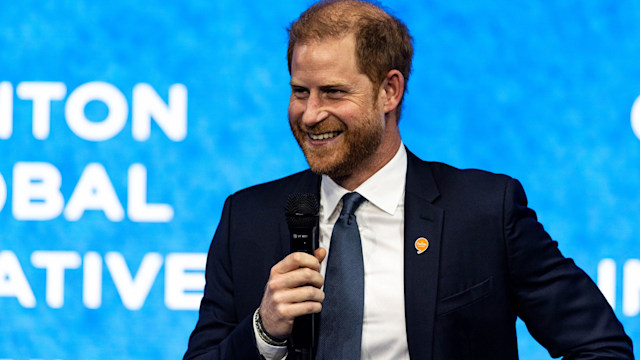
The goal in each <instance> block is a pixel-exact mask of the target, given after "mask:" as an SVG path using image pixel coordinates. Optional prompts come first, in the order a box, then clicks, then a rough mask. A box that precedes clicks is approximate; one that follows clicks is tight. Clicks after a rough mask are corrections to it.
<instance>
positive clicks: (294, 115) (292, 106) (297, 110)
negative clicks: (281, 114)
mask: <svg viewBox="0 0 640 360" xmlns="http://www.w3.org/2000/svg"><path fill="white" fill-rule="evenodd" d="M303 112H304V106H302V105H301V104H300V103H299V102H297V101H290V102H289V121H290V122H294V121H295V120H296V119H299V118H300V116H302V113H303Z"/></svg>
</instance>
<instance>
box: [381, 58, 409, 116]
mask: <svg viewBox="0 0 640 360" xmlns="http://www.w3.org/2000/svg"><path fill="white" fill-rule="evenodd" d="M403 94H404V76H402V73H401V72H400V71H398V70H395V69H394V70H389V72H388V73H387V76H386V77H385V78H384V80H383V81H382V85H381V87H380V96H381V98H380V99H379V101H382V102H381V104H382V110H383V111H384V113H385V114H389V113H390V112H395V110H396V108H397V107H398V104H400V100H401V99H402V95H403Z"/></svg>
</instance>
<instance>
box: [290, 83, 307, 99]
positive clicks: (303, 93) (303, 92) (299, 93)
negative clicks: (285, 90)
mask: <svg viewBox="0 0 640 360" xmlns="http://www.w3.org/2000/svg"><path fill="white" fill-rule="evenodd" d="M291 95H293V96H295V97H296V98H297V99H306V98H308V97H309V90H307V89H306V88H304V87H302V86H291Z"/></svg>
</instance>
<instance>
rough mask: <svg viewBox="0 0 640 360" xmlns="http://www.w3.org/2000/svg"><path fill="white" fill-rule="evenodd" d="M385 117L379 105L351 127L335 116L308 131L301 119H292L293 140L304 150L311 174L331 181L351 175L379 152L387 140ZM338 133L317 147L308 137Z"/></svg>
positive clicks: (356, 120) (290, 122)
mask: <svg viewBox="0 0 640 360" xmlns="http://www.w3.org/2000/svg"><path fill="white" fill-rule="evenodd" d="M384 121H385V119H384V116H381V115H380V114H379V113H377V112H376V102H375V101H374V102H373V104H372V106H371V107H370V108H369V109H368V111H367V112H366V113H365V114H362V115H361V116H360V117H359V118H355V119H351V120H350V121H349V126H347V125H346V124H345V122H343V121H341V120H339V119H338V118H337V117H335V116H334V115H331V116H329V117H328V118H327V119H325V120H323V121H321V122H319V123H317V124H315V125H314V126H313V127H308V126H306V125H305V124H303V123H302V121H301V120H300V119H294V118H291V117H290V118H289V125H290V126H291V131H292V132H293V136H294V137H295V138H296V141H297V142H298V145H299V146H300V148H301V149H302V152H303V153H304V156H305V158H306V159H307V163H308V164H309V167H310V168H311V170H312V171H313V172H315V173H317V174H325V175H328V176H329V177H331V178H332V179H340V178H344V177H347V176H349V175H351V174H352V173H353V172H354V171H355V170H356V169H357V168H358V167H359V166H360V165H362V164H364V163H365V162H366V161H367V160H368V159H369V158H370V157H372V155H373V154H374V153H375V152H376V150H377V149H378V147H379V146H380V144H381V143H382V138H383V136H384ZM330 132H338V133H339V135H337V137H336V138H335V139H333V140H332V141H331V142H330V143H328V144H325V145H320V146H316V145H314V144H312V143H311V139H310V137H309V133H311V134H324V133H330Z"/></svg>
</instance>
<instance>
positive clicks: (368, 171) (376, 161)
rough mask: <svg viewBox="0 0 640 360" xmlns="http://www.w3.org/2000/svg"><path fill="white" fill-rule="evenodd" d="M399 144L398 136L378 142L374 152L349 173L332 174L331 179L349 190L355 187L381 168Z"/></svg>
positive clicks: (394, 153)
mask: <svg viewBox="0 0 640 360" xmlns="http://www.w3.org/2000/svg"><path fill="white" fill-rule="evenodd" d="M400 144H401V141H400V136H398V137H397V138H395V139H394V140H393V141H390V142H388V143H383V144H380V147H378V150H377V151H376V152H375V153H374V154H371V156H370V159H369V160H368V161H363V163H362V165H360V166H359V167H358V168H357V169H356V170H354V171H353V172H352V173H351V174H349V175H346V176H341V177H333V176H332V177H331V180H333V181H335V182H336V184H338V185H340V186H342V187H343V188H345V189H347V190H349V191H353V190H355V189H357V188H358V186H360V185H362V183H364V182H365V181H367V180H368V179H369V178H370V177H371V176H373V174H375V173H377V172H378V170H380V169H382V168H383V167H384V166H385V165H387V164H388V163H389V161H391V159H393V157H394V156H395V155H396V153H397V152H398V149H399V148H400Z"/></svg>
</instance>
